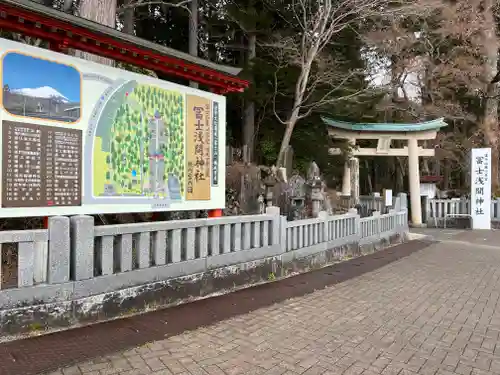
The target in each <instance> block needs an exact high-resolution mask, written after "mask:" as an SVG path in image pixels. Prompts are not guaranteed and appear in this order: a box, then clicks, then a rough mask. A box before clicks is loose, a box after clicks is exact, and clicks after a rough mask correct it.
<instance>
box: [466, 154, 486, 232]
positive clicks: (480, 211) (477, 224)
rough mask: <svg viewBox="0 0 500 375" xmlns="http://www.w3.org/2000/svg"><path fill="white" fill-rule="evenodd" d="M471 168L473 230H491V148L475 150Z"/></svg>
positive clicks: (472, 155)
mask: <svg viewBox="0 0 500 375" xmlns="http://www.w3.org/2000/svg"><path fill="white" fill-rule="evenodd" d="M470 168H471V169H470V176H471V194H470V198H471V207H470V214H471V217H472V229H491V148H473V149H472V150H471V163H470Z"/></svg>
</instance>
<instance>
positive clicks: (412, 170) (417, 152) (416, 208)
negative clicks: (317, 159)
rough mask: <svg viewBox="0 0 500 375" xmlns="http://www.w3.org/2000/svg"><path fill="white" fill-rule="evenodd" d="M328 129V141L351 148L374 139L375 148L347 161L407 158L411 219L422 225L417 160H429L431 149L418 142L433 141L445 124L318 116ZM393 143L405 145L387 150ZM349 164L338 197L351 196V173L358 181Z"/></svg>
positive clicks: (337, 152)
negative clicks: (369, 121)
mask: <svg viewBox="0 0 500 375" xmlns="http://www.w3.org/2000/svg"><path fill="white" fill-rule="evenodd" d="M321 119H322V120H323V122H324V123H325V125H327V127H328V135H329V136H330V137H332V138H337V139H346V140H347V141H348V142H349V144H350V145H351V146H356V140H358V139H372V140H377V141H378V143H377V147H376V148H363V147H361V148H356V147H354V148H353V149H352V151H351V154H350V156H351V158H356V157H358V156H371V157H375V156H408V168H409V171H408V176H409V185H410V203H411V220H412V223H413V225H415V226H421V225H422V207H421V203H420V171H419V159H418V158H419V157H433V156H434V155H435V150H434V149H424V148H423V147H421V146H419V145H418V141H424V140H429V139H435V138H436V135H437V131H438V130H439V129H440V128H442V127H445V126H446V125H447V124H446V123H445V122H444V120H443V119H442V118H440V119H436V120H432V121H426V122H421V123H416V124H386V123H380V124H379V123H371V124H370V123H358V124H356V123H350V122H344V121H337V120H334V119H330V118H326V117H322V118H321ZM393 140H405V141H407V142H408V145H407V146H405V147H403V148H391V142H392V141H393ZM329 153H330V155H340V154H341V153H342V150H341V149H338V148H332V149H330V150H329ZM350 164H351V163H349V162H346V164H345V165H344V176H343V180H342V194H343V195H351V173H355V174H356V176H357V178H358V179H359V163H354V165H355V166H357V167H355V168H356V170H355V171H351V166H350Z"/></svg>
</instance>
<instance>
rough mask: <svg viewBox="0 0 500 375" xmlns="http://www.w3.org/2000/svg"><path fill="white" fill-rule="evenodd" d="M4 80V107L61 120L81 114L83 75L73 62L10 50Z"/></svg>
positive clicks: (5, 62) (21, 112)
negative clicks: (68, 62)
mask: <svg viewBox="0 0 500 375" xmlns="http://www.w3.org/2000/svg"><path fill="white" fill-rule="evenodd" d="M2 81H3V82H2V87H3V94H2V101H3V107H4V109H5V110H6V111H7V112H9V113H10V114H12V115H15V116H24V117H30V118H37V119H44V120H45V119H46V120H51V121H59V122H76V121H78V119H79V118H80V115H81V113H80V101H81V90H82V83H81V75H80V72H79V71H78V70H76V69H75V68H74V67H73V66H70V65H65V64H61V63H58V62H55V61H48V60H44V59H42V58H38V57H34V56H28V55H23V54H20V53H17V52H9V53H7V54H6V55H5V56H4V58H3V63H2Z"/></svg>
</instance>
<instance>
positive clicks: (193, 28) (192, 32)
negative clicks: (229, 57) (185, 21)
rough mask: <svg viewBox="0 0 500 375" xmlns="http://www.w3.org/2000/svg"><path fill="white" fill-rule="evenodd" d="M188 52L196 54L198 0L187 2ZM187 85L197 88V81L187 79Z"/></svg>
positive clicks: (192, 54)
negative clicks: (188, 12) (188, 13)
mask: <svg viewBox="0 0 500 375" xmlns="http://www.w3.org/2000/svg"><path fill="white" fill-rule="evenodd" d="M189 11H190V15H189V54H190V55H191V56H198V15H199V4H198V0H191V2H190V3H189ZM189 86H191V87H194V88H196V89H197V88H198V82H194V81H189Z"/></svg>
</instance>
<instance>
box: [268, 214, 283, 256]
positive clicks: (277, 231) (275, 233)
mask: <svg viewBox="0 0 500 375" xmlns="http://www.w3.org/2000/svg"><path fill="white" fill-rule="evenodd" d="M266 214H268V215H273V216H274V218H273V224H272V227H271V233H269V235H270V236H271V244H272V245H280V246H281V250H282V252H285V251H286V217H285V216H281V215H280V208H279V207H276V206H270V207H266Z"/></svg>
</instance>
